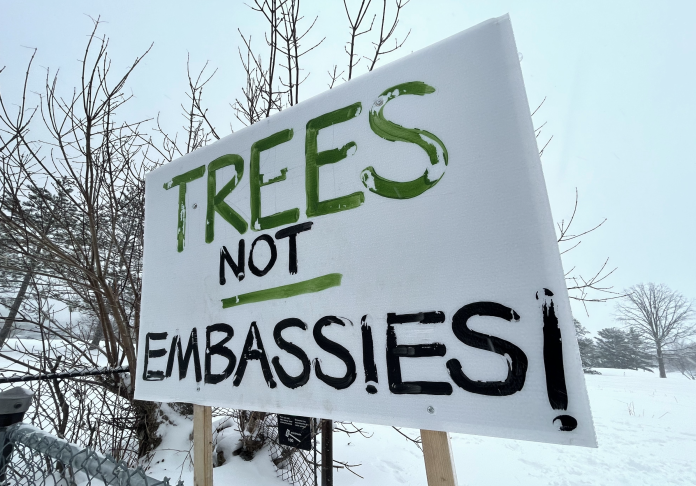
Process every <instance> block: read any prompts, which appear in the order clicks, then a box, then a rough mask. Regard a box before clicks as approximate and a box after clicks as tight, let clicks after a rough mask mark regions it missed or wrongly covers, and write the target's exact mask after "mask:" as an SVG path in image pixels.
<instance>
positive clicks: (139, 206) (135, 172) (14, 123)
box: [0, 19, 158, 455]
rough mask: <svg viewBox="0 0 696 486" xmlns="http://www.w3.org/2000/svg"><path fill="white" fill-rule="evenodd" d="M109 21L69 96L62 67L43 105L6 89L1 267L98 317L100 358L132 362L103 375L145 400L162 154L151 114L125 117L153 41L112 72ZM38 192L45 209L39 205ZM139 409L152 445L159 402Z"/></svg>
mask: <svg viewBox="0 0 696 486" xmlns="http://www.w3.org/2000/svg"><path fill="white" fill-rule="evenodd" d="M99 23H100V22H99V20H98V19H97V20H94V28H93V30H92V32H91V35H90V36H89V39H88V42H87V47H86V48H85V51H84V53H83V56H82V59H81V65H82V69H81V73H80V80H79V82H78V86H77V87H76V88H74V89H73V90H71V92H69V94H68V95H67V96H65V97H64V96H63V95H61V90H60V89H59V85H58V76H57V74H54V75H52V74H51V73H50V72H49V71H48V70H47V71H46V77H45V82H44V89H43V93H42V94H40V95H39V102H38V106H36V107H30V106H29V105H28V104H27V101H26V100H27V92H28V84H27V82H25V84H24V92H23V94H22V103H21V104H20V105H19V107H18V108H17V114H16V115H11V114H10V108H9V106H10V105H9V103H7V102H6V101H5V99H3V97H1V96H0V156H1V157H2V165H1V166H0V167H1V169H2V172H1V173H0V177H1V178H2V183H3V195H2V196H3V197H2V206H1V208H0V232H1V233H2V234H3V237H4V244H5V245H6V246H10V247H11V248H12V251H13V253H14V254H15V255H16V256H17V258H16V259H13V260H12V261H10V262H7V264H5V263H3V267H5V270H10V271H15V272H17V271H19V272H27V273H30V274H31V279H33V280H34V282H35V284H36V285H41V286H43V290H44V291H42V292H38V295H39V298H40V299H43V300H46V299H51V301H53V302H62V303H64V304H65V306H70V307H71V308H72V309H75V310H77V311H78V312H79V313H81V314H82V315H84V316H91V317H92V318H93V319H94V322H96V323H98V328H99V334H100V338H99V339H98V340H97V342H98V343H99V346H98V354H99V356H101V357H102V363H103V362H104V361H105V362H106V363H107V364H108V365H109V366H112V367H118V366H121V365H124V364H127V365H128V366H129V367H130V375H131V376H130V377H129V379H128V380H127V381H123V380H121V379H120V378H116V377H114V379H112V380H110V381H108V382H107V381H105V382H104V383H102V385H103V386H105V387H109V388H110V389H111V390H112V391H113V392H114V393H118V394H121V395H123V396H124V398H127V399H128V400H130V401H132V402H134V403H135V401H134V399H133V386H132V384H133V383H135V372H136V343H137V339H138V332H139V328H140V293H141V284H142V281H141V277H140V276H141V272H142V249H143V218H144V188H145V184H144V176H145V173H146V172H147V171H149V170H150V169H151V168H153V167H154V166H155V165H156V164H155V163H153V161H152V160H151V159H150V158H149V155H148V153H149V150H150V148H151V144H150V143H149V140H148V138H147V137H146V136H145V135H144V133H143V132H142V131H141V125H142V124H143V122H144V121H135V122H133V121H125V120H122V119H119V115H120V113H121V110H120V108H121V107H122V106H123V105H124V104H125V103H127V102H128V100H129V99H130V98H131V95H128V94H127V93H126V92H125V89H124V88H125V85H126V82H127V80H128V78H129V76H130V75H131V73H132V72H133V70H134V69H135V68H136V67H137V65H138V64H139V63H140V61H141V60H142V58H143V56H144V55H146V54H147V52H149V49H147V50H146V51H145V53H144V54H143V56H139V57H136V59H135V61H134V62H133V63H132V64H131V66H130V67H129V68H127V69H126V70H125V72H124V73H122V74H121V75H117V76H115V77H114V75H113V74H112V69H111V62H110V60H109V57H108V45H109V42H108V39H106V38H100V37H99V36H98V35H97V31H98V27H99ZM32 61H33V57H32ZM31 64H32V62H31V61H30V62H29V67H28V68H27V75H26V77H27V79H28V77H29V73H30V71H31ZM37 198H38V200H39V201H41V205H40V208H39V213H40V216H41V217H40V218H37V216H36V214H35V213H36V207H33V206H32V204H31V203H32V201H34V200H37ZM58 202H59V204H58ZM34 206H36V205H34ZM47 222H50V223H47ZM47 224H48V226H50V231H49V228H48V227H47ZM18 262H19V263H20V264H19V265H18ZM19 290H20V291H21V290H22V289H21V288H20V289H19ZM25 292H26V290H25ZM18 295H19V294H18ZM37 308H38V309H41V308H45V305H43V306H42V305H38V306H37ZM8 317H9V316H8ZM49 317H50V316H47V315H46V313H45V312H44V313H41V312H39V313H38V314H36V320H35V322H34V324H35V325H36V326H37V328H40V329H42V330H43V329H44V328H45V326H47V325H48V324H52V326H53V329H52V330H51V333H52V335H54V336H59V337H60V339H61V340H62V341H63V343H64V344H65V346H66V349H69V350H70V351H71V352H72V353H73V355H74V356H81V357H82V359H83V361H82V364H83V366H84V365H85V364H87V363H96V362H97V361H99V359H98V357H96V356H94V355H90V354H89V353H87V352H86V351H85V350H87V349H89V348H90V344H92V345H94V341H95V340H90V339H89V336H85V335H80V333H78V332H76V330H75V328H73V327H71V326H68V325H66V324H61V323H58V322H56V321H55V320H52V319H50V318H49ZM92 347H93V346H92ZM66 353H67V351H66ZM64 354H65V353H64ZM63 362H65V360H63ZM40 363H41V368H46V369H48V370H51V369H53V368H54V367H55V366H58V363H55V362H53V361H52V360H50V359H48V358H46V359H45V360H43V361H40ZM73 364H74V363H73ZM61 365H62V364H61ZM136 408H138V410H137V412H136V413H137V415H138V416H139V417H140V419H142V420H140V421H139V423H138V424H137V425H136V428H137V429H138V435H139V437H140V439H141V442H140V445H141V449H140V453H141V455H144V454H146V453H147V452H148V451H149V450H150V449H151V448H152V447H153V446H154V445H156V444H157V433H156V429H157V425H156V424H157V421H158V417H157V413H156V412H157V406H156V405H155V404H151V403H146V402H138V405H137V407H136Z"/></svg>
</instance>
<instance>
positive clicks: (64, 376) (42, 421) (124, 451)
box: [0, 368, 139, 467]
mask: <svg viewBox="0 0 696 486" xmlns="http://www.w3.org/2000/svg"><path fill="white" fill-rule="evenodd" d="M127 371H128V368H118V369H115V370H108V371H106V372H105V370H103V369H99V370H78V371H75V372H70V371H68V372H63V373H52V374H43V375H29V376H27V375H14V376H11V377H2V378H0V392H1V391H5V390H7V389H9V388H12V387H14V386H17V385H21V386H22V387H24V388H28V389H30V390H31V391H32V392H33V393H34V400H33V402H32V405H31V407H30V408H29V410H28V411H27V413H26V414H25V416H24V422H25V423H29V424H31V425H33V426H35V427H36V428H38V429H41V430H42V431H44V432H47V433H49V434H53V435H55V436H57V437H58V438H61V439H65V440H66V441H68V442H70V443H73V444H76V445H78V446H81V447H89V448H90V449H92V450H96V451H100V452H102V453H104V454H108V455H109V456H111V457H114V458H115V459H116V460H118V461H123V462H124V463H125V464H127V465H128V466H129V467H136V466H137V465H138V463H139V461H138V460H139V457H138V438H137V435H136V427H135V420H136V416H135V413H134V410H133V405H132V403H131V402H130V401H129V400H128V399H127V398H124V397H123V396H121V394H120V393H119V392H121V391H122V392H123V395H126V393H125V390H121V389H120V388H121V387H123V382H122V380H120V379H118V378H116V377H115V375H117V374H120V373H124V372H127ZM76 375H77V376H76Z"/></svg>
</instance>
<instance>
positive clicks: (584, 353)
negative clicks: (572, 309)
mask: <svg viewBox="0 0 696 486" xmlns="http://www.w3.org/2000/svg"><path fill="white" fill-rule="evenodd" d="M573 324H575V334H576V335H577V337H578V347H579V348H580V358H581V359H582V369H583V371H584V372H585V373H596V371H594V370H593V369H592V367H593V366H597V350H596V346H595V343H594V341H593V340H592V338H591V337H588V334H590V331H588V330H587V329H585V327H584V326H583V325H582V324H580V321H578V320H577V319H573Z"/></svg>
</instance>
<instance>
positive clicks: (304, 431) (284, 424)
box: [278, 414, 312, 451]
mask: <svg viewBox="0 0 696 486" xmlns="http://www.w3.org/2000/svg"><path fill="white" fill-rule="evenodd" d="M309 420H310V419H309V418H308V417H298V416H295V415H282V414H278V442H280V445H284V446H289V447H295V448H297V449H302V450H305V451H308V450H311V449H312V440H311V438H312V433H311V430H312V429H311V428H310V426H309Z"/></svg>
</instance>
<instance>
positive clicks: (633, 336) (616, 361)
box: [595, 327, 652, 372]
mask: <svg viewBox="0 0 696 486" xmlns="http://www.w3.org/2000/svg"><path fill="white" fill-rule="evenodd" d="M597 334H598V337H597V338H595V340H596V342H597V344H596V351H597V354H596V357H597V364H598V365H599V366H602V367H604V368H619V369H630V370H639V369H640V370H645V371H650V372H652V370H651V369H650V367H651V366H652V362H651V361H650V355H649V354H648V353H646V352H645V351H644V349H645V343H644V342H643V340H642V339H641V338H640V336H639V335H638V333H636V332H635V331H633V330H632V329H631V330H630V331H623V330H622V329H619V328H616V327H610V328H606V329H602V330H601V331H599V332H598V333H597Z"/></svg>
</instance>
